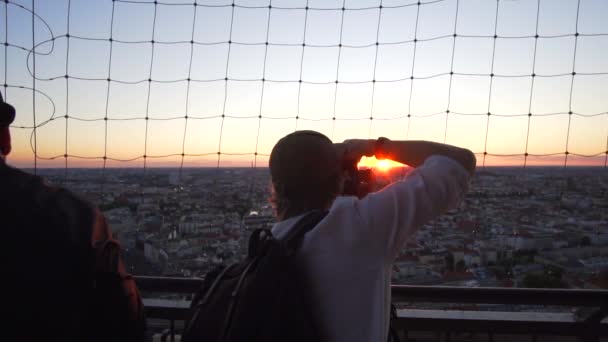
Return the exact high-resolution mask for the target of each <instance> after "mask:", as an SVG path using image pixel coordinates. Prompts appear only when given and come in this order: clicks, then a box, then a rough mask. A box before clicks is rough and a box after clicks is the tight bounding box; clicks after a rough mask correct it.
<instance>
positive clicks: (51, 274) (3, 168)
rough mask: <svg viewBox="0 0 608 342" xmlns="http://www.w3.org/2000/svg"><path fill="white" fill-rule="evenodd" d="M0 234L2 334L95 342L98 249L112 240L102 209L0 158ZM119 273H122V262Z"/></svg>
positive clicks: (133, 293) (136, 304) (137, 301)
mask: <svg viewBox="0 0 608 342" xmlns="http://www.w3.org/2000/svg"><path fill="white" fill-rule="evenodd" d="M0 232H1V234H2V240H1V241H2V242H1V244H2V248H0V251H1V252H0V253H1V255H2V257H1V259H0V260H2V261H1V262H2V271H3V274H4V275H3V277H2V283H3V285H5V286H3V288H4V290H3V291H2V293H3V296H5V300H3V301H2V304H1V305H2V306H3V307H4V309H5V312H6V313H8V314H9V317H10V318H9V321H5V323H7V325H6V327H7V328H8V331H4V332H3V333H9V335H11V336H13V337H15V338H16V339H11V338H9V340H22V341H30V340H32V341H33V340H40V341H42V340H45V341H52V340H53V341H54V340H61V341H86V340H90V339H89V338H88V337H87V336H90V334H91V333H94V332H91V331H90V330H91V327H92V326H93V327H94V325H95V322H93V323H91V322H90V317H91V315H90V313H91V312H94V311H95V310H96V308H95V307H92V306H94V305H92V304H91V303H94V302H95V301H94V300H91V288H92V287H93V286H94V285H93V283H94V279H95V274H96V273H95V272H96V266H95V265H96V258H95V252H94V249H93V245H94V243H95V242H96V241H104V240H107V239H110V238H111V232H110V229H109V228H108V226H107V224H106V221H105V219H104V217H103V215H102V214H101V213H100V212H99V210H98V209H97V208H95V207H94V206H92V205H91V204H89V203H88V202H87V201H84V200H82V199H80V198H79V197H77V196H76V195H74V194H73V193H71V192H70V191H68V190H65V189H62V188H59V187H53V186H49V185H47V184H45V182H44V181H43V180H42V178H40V177H37V176H34V175H30V174H28V173H25V172H23V171H21V170H18V169H15V168H12V167H9V166H7V165H6V163H5V162H4V161H2V160H0ZM118 268H119V270H121V271H124V264H123V263H122V260H121V261H120V262H119V266H118ZM130 282H131V285H130V286H128V287H129V288H126V289H125V291H126V292H128V293H129V297H130V298H131V299H132V301H131V302H130V304H129V309H127V310H132V311H133V315H131V316H132V317H134V320H137V318H136V317H137V316H138V315H140V313H143V307H142V305H141V298H140V296H139V292H138V290H137V288H136V286H135V283H134V281H130ZM140 316H141V315H140ZM91 324H92V325H91ZM99 328H100V329H102V327H99ZM134 329H137V330H141V331H136V332H135V333H134V334H135V335H137V336H140V337H141V338H143V333H144V332H143V326H141V327H140V326H139V325H138V326H137V327H135V326H134ZM3 330H4V329H3ZM131 336H134V335H131ZM4 337H6V336H4ZM138 339H139V338H138Z"/></svg>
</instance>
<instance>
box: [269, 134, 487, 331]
mask: <svg viewBox="0 0 608 342" xmlns="http://www.w3.org/2000/svg"><path fill="white" fill-rule="evenodd" d="M374 155H375V156H376V157H379V158H386V159H391V160H394V161H398V162H401V163H404V164H408V165H410V166H412V167H415V170H413V171H412V172H411V173H410V174H409V175H408V177H407V178H406V179H405V180H404V181H400V182H395V183H393V184H390V185H388V186H387V187H386V188H384V189H382V190H381V191H378V192H375V193H370V194H369V195H367V196H365V197H363V198H361V199H358V198H357V197H353V196H350V197H346V196H340V194H341V193H342V188H343V184H344V175H343V169H342V165H343V161H344V160H355V161H358V160H359V159H360V158H361V157H363V156H368V157H370V156H374ZM475 164H476V159H475V155H474V154H473V153H472V152H471V151H469V150H466V149H461V148H458V147H454V146H449V145H444V144H438V143H433V142H426V141H390V140H388V139H386V138H380V139H378V140H347V141H345V142H344V143H342V144H332V142H331V141H330V140H329V139H328V138H327V137H326V136H324V135H322V134H320V133H318V132H313V131H298V132H295V133H292V134H289V135H287V136H286V137H284V138H282V139H281V140H279V142H278V143H277V144H276V145H275V146H274V148H273V150H272V153H271V155H270V172H271V176H272V187H273V189H272V198H271V202H272V203H273V205H274V209H275V213H276V216H277V218H278V221H279V222H278V223H277V224H276V225H275V226H274V227H273V229H272V232H273V234H274V235H275V236H276V237H278V238H282V237H284V236H285V234H287V232H288V231H289V229H290V228H291V227H292V226H293V224H294V223H295V222H296V221H297V220H298V218H299V217H301V216H302V215H303V214H305V213H307V212H308V211H311V210H313V209H320V210H327V211H328V214H327V216H326V217H325V218H324V219H323V220H322V221H321V222H320V223H319V224H318V225H317V226H316V227H315V228H314V229H313V230H311V231H310V232H309V233H307V234H306V236H305V238H304V240H303V243H302V245H301V249H300V250H299V251H298V253H297V254H296V256H297V258H299V260H300V261H301V262H302V265H303V267H304V272H305V273H306V274H305V275H306V278H308V279H309V280H310V282H311V284H310V291H311V293H310V296H311V297H310V298H312V302H313V306H314V307H315V317H316V318H317V319H318V322H317V323H318V325H319V326H320V327H321V330H322V331H321V334H322V335H323V336H324V337H326V338H327V340H328V341H344V342H355V341H369V342H372V341H374V342H378V341H386V340H387V332H388V326H389V321H390V314H389V310H390V304H391V292H390V291H391V290H390V279H391V273H392V270H393V267H392V263H393V261H394V259H395V258H396V257H397V256H398V255H399V253H400V251H401V249H402V248H403V246H404V245H405V242H406V240H407V239H408V238H409V237H411V236H412V235H413V234H414V233H415V232H416V230H417V228H419V227H420V226H422V225H423V224H424V223H426V222H428V221H429V220H431V219H433V218H435V217H437V216H439V215H440V214H442V213H443V212H445V211H447V210H449V209H453V208H456V207H457V206H458V204H459V203H460V201H461V200H462V199H463V198H464V195H465V193H466V192H467V190H468V186H469V182H470V179H471V177H472V175H473V173H474V170H475ZM294 310H297V308H294Z"/></svg>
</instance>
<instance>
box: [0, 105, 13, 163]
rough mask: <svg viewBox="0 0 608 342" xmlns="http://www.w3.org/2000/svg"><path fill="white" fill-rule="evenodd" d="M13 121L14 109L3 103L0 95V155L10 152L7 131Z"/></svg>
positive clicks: (9, 135)
mask: <svg viewBox="0 0 608 342" xmlns="http://www.w3.org/2000/svg"><path fill="white" fill-rule="evenodd" d="M14 120H15V108H14V107H13V106H11V105H10V104H8V103H6V102H4V99H3V98H2V93H0V154H3V155H7V154H9V153H10V152H11V134H10V131H9V129H8V127H9V126H10V124H12V123H13V121H14Z"/></svg>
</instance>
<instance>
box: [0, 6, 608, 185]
mask: <svg viewBox="0 0 608 342" xmlns="http://www.w3.org/2000/svg"><path fill="white" fill-rule="evenodd" d="M1 7H3V9H4V15H3V17H4V19H5V20H4V21H5V25H4V34H3V36H4V54H3V55H4V60H3V64H4V68H3V69H4V75H3V78H4V92H5V93H6V99H7V101H9V102H11V101H12V102H13V103H14V104H15V105H16V106H17V107H18V112H19V115H20V117H21V119H20V120H19V121H18V122H16V123H15V125H14V126H13V127H12V128H13V129H14V130H15V131H19V132H18V133H17V134H16V140H17V145H18V149H17V150H18V151H17V152H18V153H19V152H21V153H22V154H21V155H23V156H25V155H26V153H25V152H23V151H26V149H25V145H26V144H28V143H29V146H28V147H29V148H30V149H31V153H32V154H33V158H32V162H31V163H29V162H28V161H27V160H25V159H23V163H24V164H28V165H31V166H33V168H34V169H36V168H38V167H39V166H40V165H52V166H55V167H56V166H60V165H61V166H62V167H64V168H65V170H66V177H67V170H68V168H69V167H71V166H81V165H95V166H97V167H100V168H102V169H103V170H104V171H105V169H106V168H108V167H120V166H122V165H133V164H132V163H133V162H137V163H138V164H137V165H138V166H141V167H143V169H144V172H145V170H146V169H147V168H149V167H150V166H154V165H158V163H156V161H163V160H164V161H165V162H164V163H165V164H164V165H172V166H176V167H179V168H180V169H182V168H184V167H185V166H189V165H205V166H215V167H218V168H219V167H220V166H231V165H243V166H249V165H252V166H254V167H255V166H258V165H259V164H260V165H261V164H264V163H265V162H266V161H267V159H268V155H269V153H270V149H271V148H272V146H273V144H274V142H276V140H277V139H278V138H280V137H281V136H282V135H284V134H287V133H288V132H290V131H293V130H294V129H296V130H297V129H316V130H319V131H322V132H323V133H326V134H327V135H328V136H330V137H331V138H332V139H333V140H335V141H339V140H342V139H344V138H354V137H358V138H375V137H377V136H388V137H389V138H391V139H410V138H414V139H416V138H426V139H429V140H436V141H440V142H448V143H454V144H457V145H462V146H465V147H468V148H470V149H472V150H474V152H475V153H476V154H478V159H479V163H480V164H481V165H483V166H485V165H486V164H488V165H493V164H501V163H502V162H501V160H505V161H507V162H508V163H510V164H512V165H513V164H514V165H521V166H523V167H526V166H527V165H529V164H530V162H531V161H532V164H538V163H541V164H542V163H546V162H550V163H559V164H561V165H563V166H568V165H572V164H580V163H583V164H593V165H598V166H599V165H602V166H604V167H606V165H607V163H608V121H607V120H608V96H606V95H608V94H606V89H608V65H605V62H602V60H603V59H602V57H601V56H602V55H603V54H605V52H606V51H608V50H607V49H608V45H607V44H608V27H606V25H605V24H601V22H602V19H601V12H602V10H605V9H606V6H605V4H603V3H602V2H598V1H591V0H571V1H569V2H567V1H566V2H563V3H560V4H556V3H555V2H552V1H547V0H545V1H541V0H526V1H507V0H499V1H486V2H479V1H477V2H476V1H467V0H433V1H417V2H412V1H369V2H365V3H361V2H347V1H346V0H342V1H332V2H319V1H311V0H306V1H299V2H286V1H276V0H275V1H266V2H259V1H255V2H235V1H231V2H221V1H220V2H214V1H199V0H196V1H191V2H173V1H166V2H164V1H139V0H137V1H130V0H113V1H107V2H100V3H99V4H96V5H91V4H87V3H83V2H79V1H75V0H66V1H65V3H63V4H61V5H58V4H51V5H49V4H42V3H36V1H35V0H32V1H29V2H28V1H17V0H15V1H12V0H11V1H8V0H7V1H5V2H4V6H1ZM41 7H44V8H43V9H41ZM62 25H65V26H62ZM28 26H31V27H29V28H28V29H27V30H25V28H26V27H28ZM57 32H62V33H59V34H58V33H57ZM13 69H14V70H15V71H12V70H13ZM62 83H63V84H62ZM28 96H29V99H30V100H31V104H28V105H27V106H26V105H25V104H26V103H27V98H28ZM90 99H91V100H90ZM89 100H90V101H89ZM20 108H24V109H20ZM30 110H31V120H29V119H25V118H27V117H28V116H29V113H27V112H28V111H30ZM161 111H162V113H161ZM49 113H50V114H49ZM574 126H576V127H574ZM45 131H46V132H45ZM89 133H90V135H89ZM61 138H63V139H61ZM58 141H62V142H63V144H61V145H62V146H59V144H58V143H57V142H58ZM51 145H52V148H50V147H48V146H51ZM93 145H94V146H93ZM23 158H25V157H23ZM573 158H577V159H576V160H575V162H574V163H573V161H572V160H573ZM17 159H18V158H17ZM196 160H199V164H197V162H196ZM543 160H544V161H543ZM91 163H93V164H91ZM129 163H131V164H129Z"/></svg>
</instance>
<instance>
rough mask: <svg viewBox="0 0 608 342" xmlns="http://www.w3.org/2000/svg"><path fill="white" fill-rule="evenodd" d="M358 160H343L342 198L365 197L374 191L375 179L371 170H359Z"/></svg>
mask: <svg viewBox="0 0 608 342" xmlns="http://www.w3.org/2000/svg"><path fill="white" fill-rule="evenodd" d="M358 162H359V161H358V160H345V161H343V162H342V170H343V174H344V177H345V180H344V188H343V190H342V196H357V197H358V198H363V197H365V196H366V195H367V194H368V193H370V192H371V191H372V190H373V189H374V185H375V177H374V173H373V171H372V169H371V168H370V169H359V168H358V167H357V164H358Z"/></svg>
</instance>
